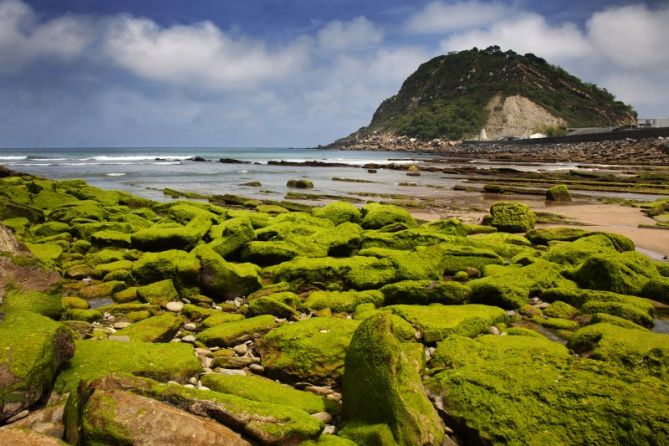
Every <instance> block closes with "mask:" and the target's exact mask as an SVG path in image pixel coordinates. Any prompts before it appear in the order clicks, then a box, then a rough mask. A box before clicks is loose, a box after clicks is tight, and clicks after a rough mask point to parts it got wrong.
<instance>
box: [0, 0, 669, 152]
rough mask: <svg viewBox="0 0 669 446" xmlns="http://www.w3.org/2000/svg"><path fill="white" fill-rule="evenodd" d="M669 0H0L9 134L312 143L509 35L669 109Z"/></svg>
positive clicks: (0, 83) (511, 45)
mask: <svg viewBox="0 0 669 446" xmlns="http://www.w3.org/2000/svg"><path fill="white" fill-rule="evenodd" d="M667 23H669V2H667V1H647V2H630V1H618V0H608V1H607V0H598V1H542V2H537V1H529V0H515V1H514V0H511V1H504V0H497V1H486V0H473V1H470V0H459V1H450V0H443V1H419V0H414V1H398V0H386V1H372V0H357V1H349V0H328V1H322V0H266V1H253V0H246V1H244V2H239V1H221V0H115V1H108V0H59V1H53V0H32V1H31V0H0V103H1V104H2V107H0V147H30V146H40V147H69V146H74V147H78V146H84V147H85V146H314V145H317V144H326V143H328V142H331V141H332V140H334V139H335V138H337V137H340V136H344V135H346V134H348V133H350V132H351V131H354V130H356V129H357V128H359V127H360V126H363V125H366V124H367V123H368V122H369V120H370V118H371V115H372V113H373V112H374V110H375V109H376V107H377V106H378V104H379V103H380V101H381V100H383V99H384V98H386V97H388V96H391V95H392V94H394V93H395V92H397V90H398V89H399V87H400V86H401V83H402V81H403V80H404V79H405V78H406V76H408V75H409V74H410V73H411V72H413V71H414V70H415V69H416V68H417V67H418V65H419V64H420V63H422V62H424V61H427V60H428V59H430V58H431V57H434V56H436V55H439V54H443V53H445V52H448V51H453V50H461V49H467V48H471V47H473V46H478V47H486V46H488V45H493V44H498V45H500V46H501V47H502V48H503V49H505V50H506V49H513V50H515V51H518V52H520V53H526V52H533V53H535V54H537V55H540V56H542V57H544V58H546V59H547V60H548V61H549V62H551V63H554V64H557V65H560V66H562V67H564V68H565V69H567V70H569V71H571V72H572V73H574V74H576V75H578V76H580V77H582V78H583V79H584V80H587V81H590V82H595V83H597V84H598V85H601V86H604V87H606V88H607V89H608V90H609V91H611V92H613V93H614V94H615V95H616V96H618V97H619V98H620V99H622V100H624V101H626V102H628V103H630V104H632V105H633V106H634V107H635V108H636V109H637V110H638V111H639V113H640V115H642V117H664V116H669V83H668V82H666V79H668V78H669V51H668V50H667V48H666V45H667V42H669V26H667Z"/></svg>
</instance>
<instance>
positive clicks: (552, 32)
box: [441, 13, 592, 60]
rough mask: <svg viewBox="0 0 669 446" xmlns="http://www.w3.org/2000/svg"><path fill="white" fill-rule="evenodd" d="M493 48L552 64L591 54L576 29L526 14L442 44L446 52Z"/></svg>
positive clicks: (459, 34) (454, 36)
mask: <svg viewBox="0 0 669 446" xmlns="http://www.w3.org/2000/svg"><path fill="white" fill-rule="evenodd" d="M491 45H499V46H500V47H502V48H505V49H512V50H514V51H516V52H518V53H521V54H523V53H535V54H536V55H538V56H541V57H544V58H547V59H549V60H551V59H552V60H556V59H564V58H566V59H573V58H579V57H583V56H587V55H589V54H590V53H591V51H592V48H591V45H590V43H589V42H588V40H587V39H586V38H585V36H584V35H583V33H582V32H581V31H580V30H579V29H578V27H577V26H576V25H574V24H571V23H564V24H560V25H550V24H549V23H548V22H546V19H544V18H543V17H542V16H540V15H539V14H534V13H524V14H522V15H521V16H519V17H517V18H513V19H509V20H506V21H502V22H499V23H496V24H494V25H492V26H491V27H488V28H482V29H473V30H469V31H465V32H462V33H458V34H454V35H452V36H450V37H448V38H446V39H444V40H443V41H442V42H441V48H442V49H443V50H444V51H445V52H446V51H459V50H464V49H469V48H472V47H479V48H486V47H488V46H491Z"/></svg>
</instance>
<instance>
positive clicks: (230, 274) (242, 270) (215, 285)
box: [194, 245, 262, 300]
mask: <svg viewBox="0 0 669 446" xmlns="http://www.w3.org/2000/svg"><path fill="white" fill-rule="evenodd" d="M194 252H195V253H196V255H197V257H198V258H199V259H200V262H201V264H202V271H201V276H200V278H201V280H200V284H201V286H202V288H203V289H204V290H205V291H207V292H208V293H211V295H213V296H215V297H216V298H218V299H219V300H226V299H230V298H234V297H238V296H246V295H248V294H250V293H252V292H253V291H255V290H257V289H259V288H260V287H261V286H262V283H261V280H260V268H259V267H258V266H256V265H254V264H252V263H232V262H228V261H226V260H225V259H223V257H221V256H220V255H218V254H217V253H216V252H214V251H213V250H212V249H211V248H209V247H207V246H203V245H201V246H199V247H198V248H197V250H196V251H194Z"/></svg>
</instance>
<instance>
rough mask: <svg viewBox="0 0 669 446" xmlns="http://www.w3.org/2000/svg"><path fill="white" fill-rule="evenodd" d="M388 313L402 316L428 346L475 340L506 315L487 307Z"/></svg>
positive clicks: (393, 310) (438, 306)
mask: <svg viewBox="0 0 669 446" xmlns="http://www.w3.org/2000/svg"><path fill="white" fill-rule="evenodd" d="M385 310H386V311H390V312H391V313H393V314H396V315H398V316H401V317H402V318H404V319H406V320H407V321H409V322H410V323H411V324H412V325H413V326H414V327H416V328H417V329H418V330H419V331H420V332H421V334H422V338H423V340H424V341H425V342H427V343H433V342H437V341H441V340H442V339H444V338H446V337H448V336H451V335H455V334H457V335H461V336H476V335H478V334H479V333H485V332H487V331H488V327H490V326H491V325H495V324H497V323H499V322H504V321H506V318H507V316H506V312H505V311H504V310H502V309H501V308H498V307H492V306H488V305H477V304H471V305H441V304H432V305H392V306H389V307H385Z"/></svg>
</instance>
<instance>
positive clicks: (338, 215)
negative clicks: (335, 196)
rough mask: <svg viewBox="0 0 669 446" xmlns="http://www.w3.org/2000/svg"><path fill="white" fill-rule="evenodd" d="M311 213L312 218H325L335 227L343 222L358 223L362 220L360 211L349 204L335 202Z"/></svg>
mask: <svg viewBox="0 0 669 446" xmlns="http://www.w3.org/2000/svg"><path fill="white" fill-rule="evenodd" d="M311 213H312V215H313V216H314V217H318V218H326V219H328V220H330V221H331V222H332V223H333V224H335V225H338V224H341V223H345V222H351V223H360V222H361V220H362V217H361V214H360V210H359V209H358V208H356V207H355V206H353V205H352V204H351V203H346V202H343V201H336V202H334V203H330V204H327V205H325V206H322V207H319V208H314V209H312V211H311Z"/></svg>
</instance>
